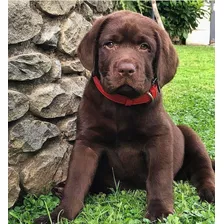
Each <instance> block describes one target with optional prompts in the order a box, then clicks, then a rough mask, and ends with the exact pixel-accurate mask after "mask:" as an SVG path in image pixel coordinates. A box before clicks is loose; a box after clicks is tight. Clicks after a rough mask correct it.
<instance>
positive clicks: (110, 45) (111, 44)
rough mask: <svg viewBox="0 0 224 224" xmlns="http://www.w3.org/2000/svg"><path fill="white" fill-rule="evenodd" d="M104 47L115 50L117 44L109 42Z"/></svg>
mask: <svg viewBox="0 0 224 224" xmlns="http://www.w3.org/2000/svg"><path fill="white" fill-rule="evenodd" d="M103 46H104V47H107V48H113V47H114V46H115V43H114V42H113V41H108V42H106V43H105V44H104V45H103Z"/></svg>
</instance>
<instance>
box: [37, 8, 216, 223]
mask: <svg viewBox="0 0 224 224" xmlns="http://www.w3.org/2000/svg"><path fill="white" fill-rule="evenodd" d="M78 56H79V58H80V60H81V62H82V64H83V65H84V66H85V68H87V69H88V70H90V71H92V77H91V79H90V80H89V82H88V84H87V85H86V88H85V91H84V95H83V98H82V101H81V103H80V106H79V111H78V120H77V138H76V143H75V146H74V149H73V152H72V155H71V158H70V163H69V171H68V177H67V181H66V184H65V187H64V191H63V196H62V199H61V203H60V205H59V206H58V207H57V208H56V209H55V210H54V211H53V212H52V213H51V218H52V220H53V221H54V222H56V220H57V216H61V217H65V218H68V219H70V220H72V219H74V218H75V217H76V216H77V215H78V214H79V212H80V211H81V209H82V208H83V206H84V199H85V196H86V195H87V193H88V192H94V193H97V192H107V191H108V188H112V187H114V186H115V183H114V178H116V180H117V181H120V187H121V189H146V191H147V209H146V214H145V216H146V218H148V219H150V220H156V219H158V218H162V217H166V216H168V215H169V214H172V213H173V180H174V179H175V180H178V179H184V180H186V179H188V180H190V181H191V183H192V184H193V185H194V186H195V187H196V189H197V191H198V193H199V196H200V198H201V199H202V200H206V201H208V202H214V199H215V197H214V195H215V180H214V171H213V168H212V162H211V160H210V158H209V156H208V153H207V152H206V149H205V146H204V145H203V143H202V141H201V140H200V138H199V136H198V135H197V134H196V133H195V132H194V131H193V130H192V129H191V128H189V127H187V126H182V125H181V126H176V125H175V124H174V123H173V121H172V120H171V118H170V117H169V115H168V114H167V112H166V111H165V109H164V107H163V104H162V93H161V90H160V89H161V88H162V87H163V86H164V85H165V84H167V83H168V82H170V81H171V79H172V78H173V77H174V75H175V72H176V69H177V66H178V57H177V54H176V51H175V49H174V47H173V45H172V43H171V40H170V38H169V36H168V34H167V33H166V32H165V31H164V30H162V29H161V28H160V27H159V26H158V25H157V23H156V22H154V21H153V20H151V19H150V18H148V17H145V16H142V15H140V14H137V13H133V12H129V11H118V12H115V13H112V14H110V15H107V16H104V17H102V18H100V19H98V20H97V21H96V22H95V23H94V25H93V27H92V29H91V30H90V31H89V32H88V33H87V34H86V35H85V37H84V38H83V40H82V41H81V43H80V45H79V48H78ZM48 222H49V221H48V217H47V216H44V217H40V218H39V219H36V221H35V223H48Z"/></svg>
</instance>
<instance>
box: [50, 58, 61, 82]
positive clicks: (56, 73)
mask: <svg viewBox="0 0 224 224" xmlns="http://www.w3.org/2000/svg"><path fill="white" fill-rule="evenodd" d="M61 72H62V67H61V62H60V61H59V60H57V59H55V60H53V61H52V68H51V70H50V72H49V76H50V78H51V80H58V79H60V78H61Z"/></svg>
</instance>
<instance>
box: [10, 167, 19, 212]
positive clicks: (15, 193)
mask: <svg viewBox="0 0 224 224" xmlns="http://www.w3.org/2000/svg"><path fill="white" fill-rule="evenodd" d="M19 193H20V187H19V174H18V173H17V172H16V170H15V169H13V168H12V167H8V208H11V207H12V206H13V205H14V204H15V202H16V201H17V199H18V197H19Z"/></svg>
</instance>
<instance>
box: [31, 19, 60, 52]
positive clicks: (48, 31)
mask: <svg viewBox="0 0 224 224" xmlns="http://www.w3.org/2000/svg"><path fill="white" fill-rule="evenodd" d="M60 30H61V28H60V24H59V23H58V21H53V22H52V21H51V22H46V23H44V25H43V28H42V30H41V32H40V33H39V34H38V35H37V36H35V37H34V39H33V42H34V43H35V44H37V45H41V46H42V47H43V48H44V49H53V48H57V44H58V39H59V31H60Z"/></svg>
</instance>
